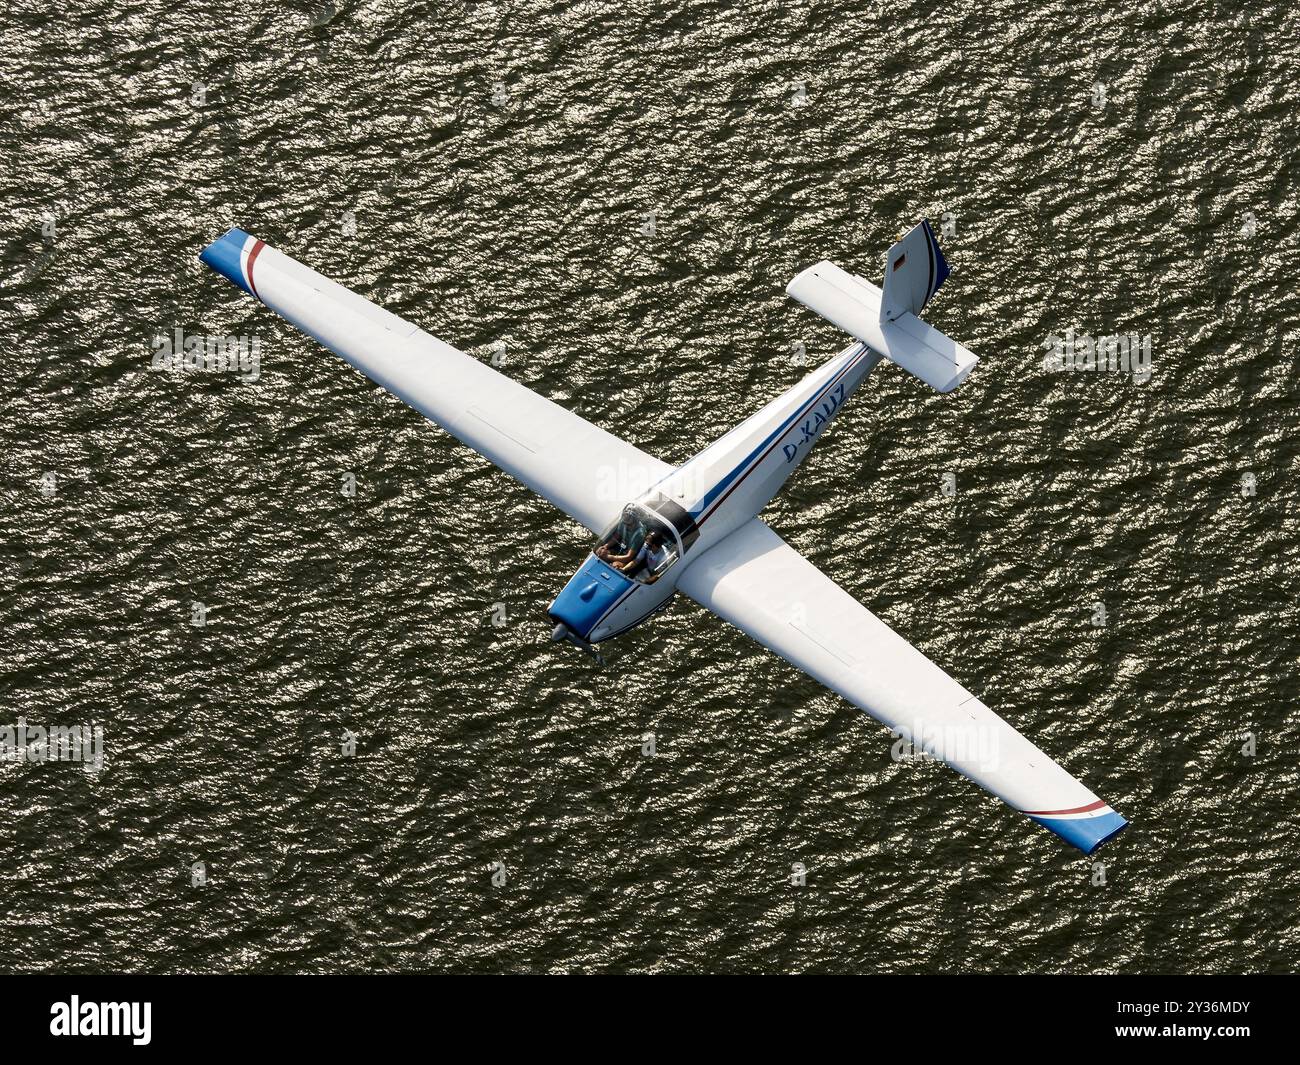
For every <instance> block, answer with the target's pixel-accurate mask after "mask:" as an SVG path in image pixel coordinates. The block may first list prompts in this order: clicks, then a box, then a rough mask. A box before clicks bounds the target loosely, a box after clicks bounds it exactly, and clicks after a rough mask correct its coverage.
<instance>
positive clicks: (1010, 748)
mask: <svg viewBox="0 0 1300 1065" xmlns="http://www.w3.org/2000/svg"><path fill="white" fill-rule="evenodd" d="M677 587H678V589H679V590H680V591H682V592H685V593H686V594H687V595H689V596H690V597H691V598H692V599H694V600H695V601H696V602H697V603H699V604H700V605H701V606H704V607H707V608H708V609H709V610H711V611H713V612H714V613H715V614H717V615H718V616H719V617H721V618H724V619H725V620H727V621H730V622H731V623H732V624H733V625H735V626H736V627H737V628H740V629H742V630H743V631H744V632H746V633H748V634H749V635H750V636H752V637H753V638H754V639H755V640H757V641H758V642H759V643H761V644H763V645H765V646H766V647H769V648H771V649H772V650H773V651H775V652H776V653H777V654H779V655H780V656H781V657H782V658H784V659H785V660H786V661H788V662H790V663H791V664H792V665H794V666H797V667H798V668H799V669H801V670H803V671H804V672H805V673H807V674H808V675H809V676H810V677H813V678H814V679H815V680H818V681H820V682H821V683H822V684H824V685H826V687H828V688H830V689H831V690H832V691H834V692H837V693H838V694H840V695H842V696H843V697H844V698H845V699H847V700H848V701H849V702H851V703H853V704H854V705H855V706H858V707H861V708H862V709H863V710H865V711H867V713H869V714H871V715H872V716H873V717H875V718H877V719H878V720H880V721H881V722H883V723H884V724H886V725H888V726H890V728H892V729H895V730H897V731H898V733H899V734H900V735H901V736H904V737H907V738H908V739H910V740H911V741H912V743H913V744H914V745H916V746H919V747H922V748H924V749H925V750H927V751H929V752H930V753H932V754H935V755H937V756H938V757H941V758H942V759H943V760H944V761H946V762H947V763H948V764H949V765H951V766H952V767H953V768H954V769H957V770H959V771H960V772H962V773H964V774H965V775H966V776H968V777H970V778H971V779H972V780H974V781H975V782H976V783H978V784H980V785H981V786H983V787H984V788H987V789H988V790H989V791H991V792H992V793H993V794H994V795H996V796H997V797H998V798H1000V799H1002V800H1003V801H1004V802H1006V803H1008V804H1009V805H1010V806H1012V807H1013V808H1014V809H1016V810H1019V811H1020V812H1021V813H1025V814H1028V815H1029V816H1031V817H1033V818H1034V820H1036V821H1038V822H1040V823H1041V824H1043V825H1045V826H1046V827H1048V828H1050V829H1051V830H1052V831H1053V832H1055V833H1056V834H1057V835H1059V836H1061V837H1062V838H1063V839H1065V840H1066V841H1067V842H1069V843H1071V844H1073V845H1074V846H1076V847H1079V848H1080V849H1081V850H1083V851H1085V852H1086V853H1091V852H1092V851H1093V850H1095V849H1096V848H1097V847H1099V846H1100V845H1101V844H1102V843H1103V842H1104V841H1105V840H1106V839H1109V838H1110V837H1111V836H1113V835H1115V834H1116V833H1117V832H1119V831H1120V830H1121V829H1122V828H1123V827H1124V826H1125V825H1126V824H1127V822H1126V821H1125V820H1124V818H1123V817H1121V816H1120V815H1119V814H1118V813H1116V812H1115V811H1114V810H1112V809H1111V808H1110V807H1109V806H1108V805H1106V803H1104V802H1103V801H1102V800H1101V799H1099V798H1097V796H1096V795H1094V794H1093V793H1092V792H1091V791H1089V790H1088V789H1087V788H1086V787H1084V786H1083V785H1082V784H1081V783H1080V782H1079V781H1077V780H1076V779H1075V778H1074V777H1072V776H1071V775H1070V774H1069V773H1067V772H1066V771H1065V770H1064V769H1062V768H1061V767H1060V766H1059V765H1057V764H1056V762H1054V761H1053V760H1052V759H1051V758H1049V757H1048V756H1047V755H1046V754H1044V753H1043V752H1042V751H1040V750H1039V749H1038V748H1037V747H1035V746H1034V745H1033V744H1032V743H1030V742H1029V741H1028V740H1027V739H1025V738H1024V737H1023V736H1022V735H1020V733H1018V732H1017V731H1016V730H1015V729H1013V728H1012V727H1011V726H1010V725H1008V724H1007V723H1006V722H1005V721H1003V720H1002V718H1000V717H998V715H997V714H995V713H993V711H992V710H990V709H989V708H988V707H987V706H985V705H984V704H983V703H982V702H980V700H979V699H977V698H976V697H975V696H973V695H972V694H971V693H970V692H968V691H967V690H966V689H965V688H963V687H962V686H961V685H960V684H958V683H957V682H956V681H955V680H953V679H952V678H951V677H950V676H948V674H947V673H945V672H944V671H943V670H942V669H940V668H939V667H938V666H936V665H935V664H934V663H933V662H931V661H930V660H929V659H928V658H926V657H925V655H923V654H921V652H920V651H918V650H917V649H916V648H915V647H913V646H912V645H911V644H909V643H908V642H907V641H906V640H904V639H903V638H902V637H901V636H899V635H898V634H897V633H896V632H894V631H893V630H892V629H891V628H890V627H889V626H888V625H886V624H885V623H884V622H883V621H881V620H880V619H879V618H877V617H876V616H875V615H874V614H872V613H871V611H869V610H868V609H867V608H866V607H864V606H862V605H861V604H860V603H858V602H857V601H856V600H855V599H854V598H853V597H852V596H850V595H849V594H848V593H847V592H846V591H844V590H843V589H842V588H840V587H839V585H837V584H836V583H835V582H834V581H832V580H831V579H830V578H829V577H827V576H826V575H825V574H823V573H822V572H821V571H820V570H819V569H817V567H816V566H814V565H813V564H812V563H811V562H809V561H808V560H807V559H805V558H804V557H803V556H802V555H801V554H799V552H798V551H796V550H795V549H794V548H792V547H791V546H790V545H789V544H787V543H786V542H785V541H784V540H782V539H781V537H779V536H778V535H777V534H776V533H774V532H773V531H772V530H771V529H770V528H768V526H767V525H766V524H764V523H763V522H762V521H760V520H759V519H758V518H755V519H753V520H752V521H750V522H749V523H748V524H747V525H744V526H742V527H741V528H740V529H738V530H737V531H736V532H734V533H732V534H731V535H730V536H729V537H727V538H726V539H725V540H723V541H722V542H721V543H720V544H718V545H717V546H715V547H713V548H711V549H709V550H708V551H706V552H705V553H704V555H703V556H701V557H700V558H699V559H696V560H695V561H693V562H691V563H690V566H689V568H687V570H686V571H685V572H684V573H683V574H682V576H681V577H680V578H679V579H678V582H677Z"/></svg>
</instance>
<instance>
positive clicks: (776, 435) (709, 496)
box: [691, 344, 870, 525]
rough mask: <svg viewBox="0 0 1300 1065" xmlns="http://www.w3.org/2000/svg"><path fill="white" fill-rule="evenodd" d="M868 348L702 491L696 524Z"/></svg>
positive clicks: (695, 516) (764, 456)
mask: <svg viewBox="0 0 1300 1065" xmlns="http://www.w3.org/2000/svg"><path fill="white" fill-rule="evenodd" d="M869 350H870V349H869V348H868V347H867V346H866V345H865V344H863V345H862V350H861V351H859V352H858V353H857V354H856V355H854V356H853V357H852V358H850V359H849V361H848V362H847V363H846V364H845V366H844V369H842V370H841V371H840V372H839V373H837V374H836V375H835V376H834V377H833V378H832V379H831V381H830V383H829V384H828V385H827V386H826V387H825V388H823V389H822V390H821V391H820V392H818V393H817V395H815V396H813V398H812V399H810V400H809V401H808V402H807V403H805V404H804V405H803V406H802V407H800V408H799V409H798V410H797V411H795V412H794V414H792V415H790V417H789V418H787V419H786V420H785V422H784V423H782V425H781V426H780V427H779V428H778V429H776V430H775V431H774V432H773V433H772V435H771V436H769V437H768V438H767V439H766V440H764V441H763V442H762V443H761V444H759V445H758V447H756V448H755V449H754V450H753V451H751V452H750V453H749V454H748V455H746V456H745V458H744V459H742V460H741V462H740V465H739V466H737V467H736V468H735V469H734V470H732V471H731V472H730V473H729V474H727V475H726V476H725V477H723V478H722V480H720V481H719V482H718V483H717V484H715V485H714V486H713V487H712V488H710V489H709V490H708V491H707V492H705V493H704V498H703V499H701V500H700V506H699V509H698V510H693V511H691V517H692V518H694V519H695V522H696V524H697V525H698V524H701V523H702V522H704V520H705V517H702V516H701V515H704V512H705V511H706V510H708V509H709V505H710V504H711V503H712V502H713V501H714V500H715V499H717V497H718V495H719V493H721V492H722V491H724V490H725V489H726V488H727V486H728V485H730V484H731V482H732V481H734V480H735V479H736V478H737V477H739V476H740V474H741V473H742V472H743V471H744V469H745V467H747V466H749V465H750V464H751V461H752V460H754V459H755V456H757V461H758V462H761V461H762V460H763V459H764V458H766V456H767V452H769V451H771V450H772V448H773V447H775V446H776V443H775V442H776V441H777V440H779V439H780V438H781V437H782V436H784V435H785V433H786V431H787V430H788V429H789V428H790V426H792V425H793V424H794V423H795V422H797V421H798V420H799V419H800V418H802V417H803V416H804V415H805V414H807V413H808V411H809V410H811V409H812V408H813V407H814V406H815V405H816V404H817V403H819V402H820V401H821V398H822V397H823V396H824V395H826V393H827V392H829V391H830V390H831V389H832V388H834V387H835V383H836V382H837V381H839V379H840V378H841V377H843V376H844V375H845V374H846V373H848V372H849V370H850V368H851V367H853V365H854V364H856V363H857V361H858V360H859V359H860V358H862V356H863V355H865V354H866V353H867V352H868V351H869Z"/></svg>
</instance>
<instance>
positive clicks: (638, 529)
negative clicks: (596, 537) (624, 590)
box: [595, 511, 645, 570]
mask: <svg viewBox="0 0 1300 1065" xmlns="http://www.w3.org/2000/svg"><path fill="white" fill-rule="evenodd" d="M644 540H645V526H644V525H643V524H642V523H641V520H640V518H638V517H637V515H636V514H634V513H633V512H631V511H627V512H625V513H624V514H623V517H622V519H621V520H620V521H619V523H618V526H617V527H616V528H615V529H614V531H613V532H612V533H610V534H609V536H607V537H606V538H605V542H604V543H602V544H600V545H599V546H598V547H597V548H596V552H595V553H596V557H597V558H598V559H600V560H601V561H602V562H605V563H608V564H609V565H611V566H613V567H614V568H615V569H617V570H623V569H626V568H627V567H628V566H629V565H630V564H631V562H632V561H633V560H634V559H635V558H636V557H637V553H638V552H639V551H640V550H641V546H642V544H643V542H644Z"/></svg>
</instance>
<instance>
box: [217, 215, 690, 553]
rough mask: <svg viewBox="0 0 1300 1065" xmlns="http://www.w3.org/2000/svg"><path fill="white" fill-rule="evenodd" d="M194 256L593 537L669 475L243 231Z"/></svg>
mask: <svg viewBox="0 0 1300 1065" xmlns="http://www.w3.org/2000/svg"><path fill="white" fill-rule="evenodd" d="M200 258H201V259H202V260H203V261H204V262H206V263H207V264H208V265H209V266H212V267H213V268H214V269H216V270H218V271H219V272H220V273H222V274H223V275H225V276H226V277H227V278H229V279H230V280H231V281H233V282H234V283H235V284H236V285H238V286H239V287H240V288H242V289H244V290H245V291H246V292H249V293H251V294H252V295H255V296H257V298H258V299H260V300H261V301H262V302H263V303H265V304H266V305H267V306H268V307H270V308H271V309H272V310H273V311H276V312H277V313H278V314H280V315H281V316H283V317H284V318H285V319H287V320H288V321H289V322H291V323H292V324H293V325H295V326H297V327H298V328H299V329H301V330H302V331H303V332H304V333H307V334H309V335H310V336H313V337H315V338H316V339H317V340H319V341H320V342H321V343H322V344H324V345H325V347H327V348H329V349H330V350H331V351H333V352H334V353H335V354H337V355H339V356H340V357H342V358H343V359H345V360H346V361H347V362H349V363H351V364H352V365H353V366H355V367H356V368H357V369H358V370H360V371H361V372H362V373H364V374H365V375H366V376H367V377H369V378H370V379H371V380H372V381H374V382H375V383H376V384H379V385H381V386H383V387H384V388H386V389H387V390H388V391H389V392H391V393H393V395H395V396H397V397H398V398H399V399H402V400H403V401H405V402H406V403H408V404H410V405H411V406H412V407H414V408H415V409H416V410H418V411H419V412H420V413H421V414H423V415H424V416H425V417H426V418H429V419H430V420H431V421H433V422H436V423H437V424H438V425H440V426H442V428H444V429H446V430H447V431H448V432H449V433H451V434H452V435H453V436H455V437H456V438H457V439H458V440H460V441H461V443H463V444H466V445H467V446H469V447H471V448H473V449H474V450H475V451H477V452H478V453H479V454H480V455H482V456H483V457H484V458H487V459H489V460H490V461H492V462H494V463H495V464H496V465H498V466H500V467H501V469H503V470H505V471H506V473H509V474H511V475H512V476H513V477H515V478H517V479H518V480H519V481H522V482H523V483H524V484H525V485H527V486H528V487H529V488H531V489H532V490H533V491H534V492H536V493H537V494H538V495H540V496H542V497H543V498H545V499H548V500H549V501H550V502H551V503H553V504H555V506H557V507H559V508H560V509H561V510H562V511H564V512H565V513H566V514H568V515H569V516H570V517H572V518H575V519H577V520H578V521H580V522H581V523H582V524H583V525H585V526H586V527H587V528H589V529H591V530H592V531H593V532H600V531H602V530H603V529H604V528H605V526H607V525H608V524H609V523H610V522H611V521H613V519H614V518H615V517H616V516H617V514H618V511H619V508H620V507H621V506H622V505H623V503H624V502H626V501H627V500H628V499H630V498H632V497H634V496H637V495H640V494H641V493H642V492H644V491H645V490H646V489H648V488H650V487H651V486H652V485H653V484H655V483H656V482H657V481H659V480H660V479H661V478H662V477H664V475H665V474H667V473H669V472H670V470H671V467H670V466H668V465H667V464H666V463H663V462H660V461H659V460H658V459H656V458H652V457H651V456H649V455H647V454H646V453H645V452H643V451H641V450H639V449H638V448H636V447H634V446H633V445H632V444H629V443H627V442H626V441H623V440H620V439H619V438H618V437H616V436H614V435H613V434H612V433H607V432H606V431H605V430H604V429H601V428H599V427H597V426H595V425H592V424H591V423H590V422H588V421H585V420H584V419H583V418H580V417H579V416H578V415H576V414H574V413H573V412H572V411H568V410H565V409H564V408H563V407H561V406H559V405H558V404H555V403H552V402H551V401H550V400H549V399H546V398H544V397H543V396H539V395H538V394H537V393H536V392H534V391H532V390H531V389H529V388H526V387H525V386H523V385H521V384H519V383H518V382H517V381H513V380H511V379H510V378H509V377H506V376H505V375H504V374H501V373H498V372H497V371H496V370H494V369H492V368H491V367H490V366H488V365H486V364H485V363H482V362H480V361H479V360H477V359H472V358H470V357H469V356H468V355H466V354H464V353H463V352H461V351H457V350H456V349H455V348H453V347H452V346H451V345H449V344H444V343H443V342H442V341H441V340H438V339H437V338H436V337H432V336H430V335H429V334H428V333H426V332H424V331H423V330H422V329H419V328H418V327H416V326H415V325H412V324H411V323H410V322H408V321H406V320H405V319H404V318H399V317H398V316H397V315H395V314H392V313H390V312H388V311H386V310H383V309H382V308H381V307H378V306H376V305H375V304H374V303H371V302H370V301H369V300H367V299H366V298H365V297H363V296H360V295H358V294H357V293H355V292H352V291H351V290H350V289H347V288H344V287H343V286H342V285H339V284H337V283H335V282H333V281H331V280H329V278H326V277H323V276H322V275H320V274H318V273H317V272H316V271H315V270H312V269H310V268H309V267H306V266H304V265H303V264H302V263H300V262H297V261H296V260H294V259H291V258H289V256H287V255H284V254H282V253H280V252H278V251H276V250H275V249H274V248H272V247H270V246H269V245H267V244H265V243H264V242H262V241H260V240H258V239H257V238H255V237H252V236H249V235H248V234H247V233H244V232H243V231H242V230H238V229H232V230H231V231H230V232H229V233H227V234H226V235H225V236H223V237H221V238H220V239H218V240H216V241H214V242H213V243H212V244H210V245H209V246H208V247H207V248H205V249H204V250H203V252H202V253H201V255H200Z"/></svg>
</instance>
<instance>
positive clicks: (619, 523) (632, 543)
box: [593, 503, 681, 584]
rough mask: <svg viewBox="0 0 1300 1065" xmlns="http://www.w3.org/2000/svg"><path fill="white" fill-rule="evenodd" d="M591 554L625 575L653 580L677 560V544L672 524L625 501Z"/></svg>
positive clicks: (647, 510) (679, 546) (650, 581)
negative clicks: (620, 512) (620, 511)
mask: <svg viewBox="0 0 1300 1065" xmlns="http://www.w3.org/2000/svg"><path fill="white" fill-rule="evenodd" d="M593 554H594V555H595V556H596V557H597V558H598V559H600V560H601V561H602V562H604V563H605V564H606V565H608V566H611V567H613V568H614V569H616V570H618V571H619V572H620V573H622V574H623V576H625V577H631V578H632V579H633V580H634V581H638V582H639V583H641V584H653V583H654V582H655V581H657V580H658V579H659V578H660V577H662V576H663V574H664V573H665V572H666V571H667V570H668V568H669V567H670V566H671V565H672V564H673V563H674V562H676V561H677V559H678V558H679V557H680V555H681V544H680V542H679V541H678V539H677V534H676V533H675V532H674V531H673V527H672V526H671V525H669V524H668V523H667V522H666V521H664V520H663V519H662V518H661V517H659V516H658V515H657V514H655V513H654V512H653V511H651V510H649V509H647V508H646V507H643V506H641V505H640V504H638V503H629V504H628V505H627V506H626V507H624V508H623V513H622V514H620V515H619V516H618V518H617V519H616V520H615V521H614V524H613V525H611V526H610V527H609V528H608V529H606V530H605V532H604V533H603V534H602V535H601V537H600V539H599V540H597V541H596V547H595V550H594V551H593Z"/></svg>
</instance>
